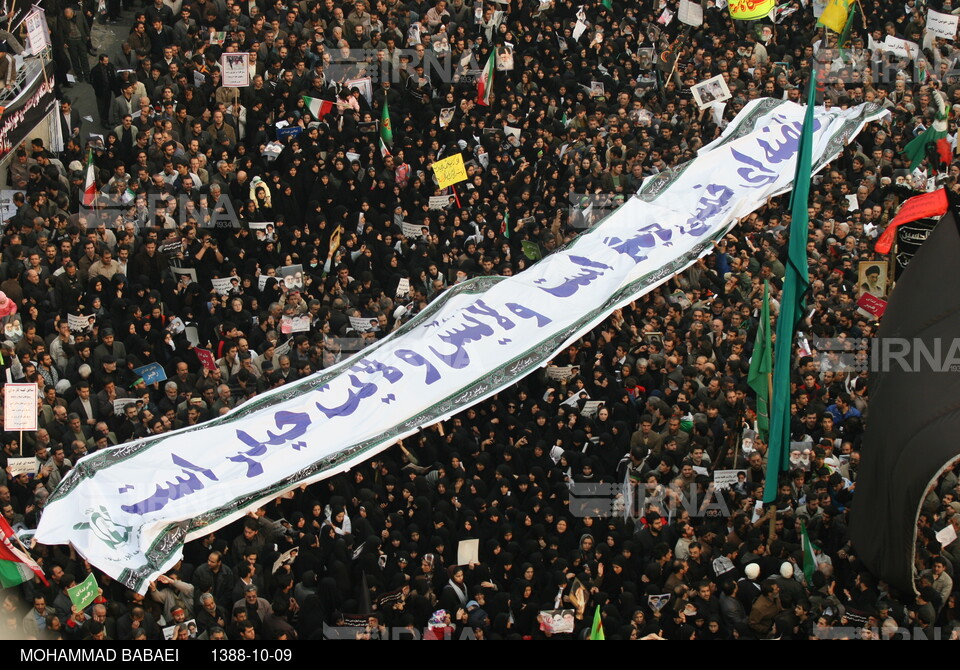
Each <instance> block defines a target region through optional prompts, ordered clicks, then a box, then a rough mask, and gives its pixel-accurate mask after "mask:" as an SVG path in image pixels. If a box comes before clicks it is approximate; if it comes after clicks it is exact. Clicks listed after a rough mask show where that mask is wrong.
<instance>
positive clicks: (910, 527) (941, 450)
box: [850, 198, 960, 594]
mask: <svg viewBox="0 0 960 670" xmlns="http://www.w3.org/2000/svg"><path fill="white" fill-rule="evenodd" d="M954 342H957V343H958V349H956V350H954V351H953V352H952V353H951V349H952V345H953V343H954ZM872 345H873V347H874V351H872V352H871V360H872V363H871V375H870V380H869V386H868V388H869V392H870V421H869V422H868V426H867V430H866V434H865V436H864V443H863V451H862V455H861V462H860V470H859V475H858V477H857V493H856V498H855V504H854V507H853V510H852V511H851V527H850V533H851V538H852V539H853V542H854V551H855V553H856V555H857V556H858V557H859V558H860V559H861V560H862V561H863V562H864V564H865V565H866V566H867V568H868V569H869V570H870V571H871V572H872V573H873V574H874V575H876V576H877V577H880V578H881V579H883V580H885V581H887V582H888V583H890V584H891V585H893V586H895V587H896V588H898V589H900V590H901V591H902V592H903V593H905V594H911V593H914V592H915V589H914V583H913V558H914V549H915V544H916V533H917V518H918V516H919V514H920V505H921V503H922V502H923V500H924V497H925V496H926V493H927V491H928V490H929V489H930V487H931V486H932V485H934V484H935V483H936V480H937V478H938V477H939V476H940V475H941V474H943V472H944V471H945V469H946V468H948V467H949V466H950V465H951V464H952V463H953V462H954V461H955V460H956V459H957V457H958V455H960V445H958V443H957V436H958V435H960V216H958V202H957V200H955V199H953V198H951V202H950V208H949V209H948V210H947V213H946V214H945V215H944V216H943V217H942V218H941V219H940V222H939V223H938V224H937V226H936V228H934V230H933V232H932V233H930V236H929V237H928V238H927V240H926V242H925V243H924V244H923V246H921V247H920V249H919V251H918V252H917V253H916V255H915V256H914V257H913V259H912V260H911V261H910V265H909V266H908V267H907V268H906V270H905V271H904V273H903V276H902V277H901V278H900V280H899V282H898V283H897V286H896V289H895V290H894V291H893V294H892V295H891V296H890V303H889V305H888V307H887V311H886V312H885V313H884V315H883V321H882V322H881V325H880V329H879V331H878V333H877V338H876V340H875V341H874V342H873V343H872ZM904 347H907V349H906V351H907V352H908V353H907V354H906V355H903V354H902V353H901V352H903V351H904ZM924 350H925V351H926V352H931V355H930V356H929V357H927V356H924V355H922V354H923V351H924ZM938 352H939V353H938ZM951 358H953V359H954V361H955V362H956V363H958V366H957V369H951V360H950V359H951Z"/></svg>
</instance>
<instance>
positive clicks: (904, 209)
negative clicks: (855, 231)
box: [874, 188, 947, 254]
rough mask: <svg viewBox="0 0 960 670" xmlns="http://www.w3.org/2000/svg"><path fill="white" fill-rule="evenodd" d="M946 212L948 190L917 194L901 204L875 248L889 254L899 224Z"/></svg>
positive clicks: (941, 214)
mask: <svg viewBox="0 0 960 670" xmlns="http://www.w3.org/2000/svg"><path fill="white" fill-rule="evenodd" d="M946 213H947V192H946V191H945V190H943V189H942V188H941V189H938V190H936V191H933V192H931V193H924V194H923V195H916V196H914V197H912V198H910V199H909V200H907V201H906V202H904V203H903V204H902V205H901V206H900V211H898V212H897V215H896V216H895V217H893V221H891V222H890V225H888V226H887V229H886V230H885V231H883V235H881V236H880V239H879V240H877V244H876V246H875V247H874V248H875V249H876V250H877V251H878V252H879V253H881V254H888V253H890V249H891V248H892V247H893V240H894V238H895V237H896V234H897V227H898V226H900V225H901V224H904V223H910V222H911V221H916V220H918V219H926V218H929V217H933V216H943V215H944V214H946Z"/></svg>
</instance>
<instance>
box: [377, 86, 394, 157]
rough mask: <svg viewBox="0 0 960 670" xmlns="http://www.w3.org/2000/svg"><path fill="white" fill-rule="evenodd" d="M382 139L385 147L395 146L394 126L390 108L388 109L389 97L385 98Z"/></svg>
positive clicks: (381, 126)
mask: <svg viewBox="0 0 960 670" xmlns="http://www.w3.org/2000/svg"><path fill="white" fill-rule="evenodd" d="M380 139H381V140H383V143H384V144H385V145H388V146H389V145H391V144H393V125H391V123H390V108H389V107H387V96H386V95H384V96H383V115H382V116H381V117H380Z"/></svg>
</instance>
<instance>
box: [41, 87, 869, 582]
mask: <svg viewBox="0 0 960 670" xmlns="http://www.w3.org/2000/svg"><path fill="white" fill-rule="evenodd" d="M883 113H884V112H883V111H882V110H881V109H880V108H879V107H877V106H875V105H868V106H860V107H858V108H856V109H849V110H846V111H839V110H831V111H830V112H826V111H823V110H821V111H819V112H818V114H817V116H816V129H815V135H814V160H815V167H816V169H820V168H822V167H823V166H824V165H825V164H826V163H827V162H828V161H829V160H830V159H832V158H833V157H835V156H836V155H837V154H838V153H839V152H840V151H841V149H842V148H843V146H844V144H845V143H846V142H848V141H849V140H850V138H852V137H853V136H854V135H856V134H857V133H858V132H859V131H860V129H861V128H862V127H863V125H864V124H865V123H866V122H868V121H870V120H874V119H877V118H879V117H880V116H882V115H883ZM802 120H803V108H802V107H801V106H799V105H796V104H793V103H789V102H783V101H776V100H770V99H762V100H755V101H752V102H751V103H750V104H748V105H747V107H746V108H745V109H744V110H743V112H741V114H740V115H739V116H738V117H737V118H736V119H735V120H734V122H733V123H731V125H730V126H729V127H728V129H727V131H726V132H725V133H724V136H723V137H722V138H720V139H719V140H717V141H716V142H714V143H713V144H711V145H710V146H709V147H707V148H705V149H704V150H703V151H702V152H701V155H700V156H699V157H698V158H696V159H695V160H693V161H691V162H690V163H688V164H686V165H684V166H683V167H682V168H681V169H679V170H676V171H670V172H667V173H663V174H660V175H658V176H657V177H656V178H654V179H650V180H648V182H647V183H646V184H645V185H644V187H643V188H642V189H641V191H640V193H638V194H637V195H636V196H635V197H633V198H632V199H631V200H629V201H628V202H627V203H625V204H624V205H623V206H622V207H621V208H619V209H618V210H616V211H615V212H614V213H612V214H611V215H610V216H608V217H607V218H606V219H605V220H604V221H602V222H601V223H600V224H599V225H598V226H596V227H595V228H593V229H592V230H590V231H589V232H587V233H585V234H583V235H581V236H580V237H579V238H577V240H575V241H574V242H573V243H572V244H570V245H569V246H568V247H567V248H565V249H563V250H561V251H558V252H557V253H554V254H552V255H550V256H548V257H546V258H544V259H543V260H542V261H540V262H539V263H537V264H536V265H534V266H533V267H532V268H530V269H529V270H527V271H526V272H523V273H521V274H519V275H516V276H514V277H510V278H503V277H485V278H480V279H475V280H473V281H469V282H466V283H463V284H459V285H457V286H455V287H453V288H451V289H449V290H448V291H447V292H446V293H444V294H443V295H442V296H441V298H440V299H438V300H436V301H435V302H434V303H432V304H431V305H430V306H429V307H428V308H427V309H426V310H425V311H424V312H422V313H420V314H419V315H417V316H416V317H415V318H414V319H413V320H412V321H411V322H410V323H408V324H406V325H405V326H404V327H403V328H402V329H400V330H399V331H398V332H396V333H394V334H393V335H392V336H390V337H387V338H385V339H384V340H382V341H381V342H380V343H379V344H377V345H376V346H374V347H371V348H369V349H366V350H364V351H363V352H361V353H360V354H358V355H357V356H354V357H353V358H352V359H350V360H348V361H345V362H343V363H341V364H340V365H338V366H336V367H335V368H332V369H330V370H325V371H323V372H320V373H317V374H315V375H313V376H311V377H309V378H307V379H304V380H301V381H299V382H296V383H294V384H292V385H289V386H284V387H281V388H279V389H276V390H274V391H271V392H269V393H266V394H264V395H262V396H258V397H256V398H254V399H253V400H252V401H250V402H248V403H246V404H244V405H243V406H241V407H238V408H237V409H235V410H234V411H232V412H230V413H229V414H227V415H225V416H223V417H221V418H219V419H217V420H214V421H211V422H209V423H207V424H204V425H203V426H199V427H195V428H189V429H183V430H179V431H176V432H172V433H168V434H164V435H159V436H157V437H155V438H147V439H144V440H141V441H138V442H134V443H129V444H126V445H122V446H119V447H115V448H112V449H108V450H103V451H100V452H97V453H95V454H91V455H90V456H88V457H86V458H84V459H81V460H80V461H79V463H78V464H77V466H76V467H75V468H74V470H73V471H72V472H71V473H70V474H69V475H68V476H67V477H65V478H64V480H63V482H62V483H61V485H60V486H59V488H58V489H57V490H56V491H55V492H54V494H53V495H52V496H51V497H50V499H49V502H48V504H47V508H46V511H45V512H44V514H43V518H42V521H41V523H40V528H39V530H38V532H37V539H38V541H40V542H42V543H44V544H48V545H53V544H65V543H67V542H70V543H72V544H73V545H74V547H76V549H77V550H78V551H79V552H80V553H81V554H83V556H84V557H86V558H87V559H88V560H89V561H90V562H91V563H93V564H94V565H95V566H97V567H98V568H100V569H102V570H103V571H105V572H106V573H108V574H110V575H111V576H113V577H114V578H116V579H118V580H119V581H121V582H122V583H124V584H126V585H127V586H129V587H130V588H133V589H136V590H139V591H141V592H143V591H145V590H146V589H147V585H148V582H149V581H150V580H152V579H155V578H156V576H157V575H158V574H159V573H160V572H162V571H163V570H166V569H168V568H169V567H170V566H172V565H173V564H174V563H175V562H176V561H177V560H178V558H179V557H180V555H181V548H182V543H183V542H185V541H188V540H192V539H195V538H198V537H201V536H202V535H204V534H205V533H208V532H209V531H211V530H213V529H216V528H219V527H222V526H224V525H226V524H227V523H229V522H231V521H233V520H234V519H237V518H239V517H240V516H241V515H243V514H244V513H245V512H246V511H247V510H249V509H252V508H255V507H257V506H259V505H260V504H262V503H263V502H264V501H267V500H270V499H272V498H273V497H275V496H277V495H279V494H281V493H283V492H285V491H288V490H291V489H293V488H295V487H297V486H299V485H300V484H303V483H308V482H313V481H317V480H320V479H323V478H325V477H329V476H331V475H334V474H336V473H338V472H342V471H344V470H346V469H347V468H349V467H350V466H351V465H354V464H356V463H358V462H360V461H362V460H364V459H368V458H370V457H371V456H373V455H374V454H376V453H378V452H379V451H381V450H383V449H385V448H386V447H388V446H390V445H392V444H394V443H396V441H397V440H398V439H400V438H403V437H405V436H407V435H410V434H412V433H415V432H417V431H418V430H420V429H421V427H423V426H427V425H429V424H431V423H434V422H436V421H438V420H441V419H443V418H445V417H447V416H450V415H451V414H453V413H455V412H457V411H459V410H462V409H464V408H466V407H468V406H470V405H472V404H474V403H476V402H479V401H480V400H482V399H483V398H485V397H487V396H490V395H492V394H494V393H496V392H497V391H499V390H501V389H503V388H505V387H506V386H509V385H510V384H511V383H513V382H515V381H517V380H518V379H520V378H522V377H523V376H524V375H526V374H528V373H530V372H532V371H533V370H535V369H536V368H538V367H540V366H542V365H544V364H546V362H547V361H548V360H549V358H550V357H551V356H552V355H553V354H554V353H555V352H557V351H559V350H561V349H563V348H564V347H565V346H566V344H567V343H568V342H570V341H572V340H575V339H576V338H577V337H579V336H580V334H582V333H583V332H584V331H586V330H588V329H590V328H592V327H594V326H595V325H596V324H598V323H599V322H600V321H602V320H603V319H604V318H605V317H606V316H607V315H608V314H609V313H610V312H611V311H612V310H614V309H616V308H617V307H619V306H621V305H624V304H626V303H628V302H630V301H632V300H635V299H636V298H637V297H638V296H640V295H643V294H644V293H646V292H647V291H649V290H651V289H652V288H654V287H655V286H657V285H658V284H660V283H662V282H663V281H665V280H667V279H668V278H669V277H671V276H672V275H673V274H675V273H677V272H679V271H681V270H683V269H684V268H686V267H687V266H689V265H690V264H691V263H693V262H694V261H695V260H696V259H697V258H698V257H700V256H702V255H705V254H707V253H709V252H710V250H711V242H712V241H713V240H715V239H717V238H718V237H719V236H721V235H723V234H724V233H725V232H726V231H727V230H728V228H729V227H730V226H732V225H733V223H734V222H735V221H736V220H737V219H738V218H741V217H743V216H745V215H747V214H748V213H750V212H751V211H752V210H754V209H756V208H757V207H759V206H761V205H762V204H764V202H765V201H766V200H767V198H769V197H770V196H772V195H776V194H779V193H783V192H785V191H787V190H789V188H790V185H791V181H792V178H793V173H794V165H795V162H796V159H795V156H796V151H797V147H798V140H799V138H800V133H801V128H802Z"/></svg>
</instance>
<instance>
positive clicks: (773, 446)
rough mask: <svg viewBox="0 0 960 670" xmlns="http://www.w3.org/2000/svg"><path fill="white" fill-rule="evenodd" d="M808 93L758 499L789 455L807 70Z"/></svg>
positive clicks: (803, 234) (810, 101)
mask: <svg viewBox="0 0 960 670" xmlns="http://www.w3.org/2000/svg"><path fill="white" fill-rule="evenodd" d="M808 86H809V90H808V91H807V110H806V114H804V117H803V131H802V132H801V134H800V146H799V149H798V150H797V169H796V172H795V173H794V177H793V184H794V186H793V197H792V199H791V200H790V216H791V221H790V241H789V242H788V243H787V265H786V274H785V275H784V278H783V293H782V295H781V296H780V316H779V318H778V319H777V350H776V351H775V352H774V364H773V398H772V399H771V401H770V408H771V412H770V446H769V449H768V451H767V476H766V484H765V486H764V487H763V502H765V503H771V502H773V501H774V500H776V499H777V480H778V479H779V477H780V473H781V472H782V471H783V470H784V469H786V466H787V464H788V458H789V455H790V450H789V448H790V367H791V363H792V359H793V336H794V332H795V330H796V327H797V323H798V322H799V321H800V319H802V318H803V304H804V294H805V293H806V291H807V286H808V285H809V278H808V274H807V272H808V270H807V224H808V223H809V220H810V219H809V216H807V201H808V200H809V198H810V179H811V177H812V175H813V165H812V163H813V106H814V101H815V99H816V95H817V75H816V71H815V70H814V71H813V72H811V76H810V83H809V84H808Z"/></svg>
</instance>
